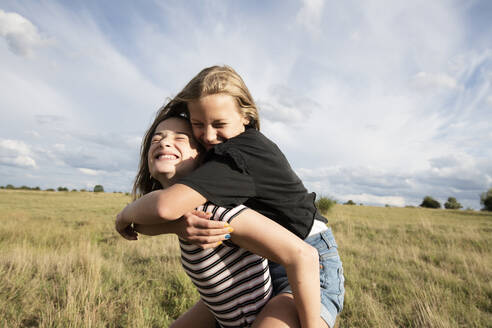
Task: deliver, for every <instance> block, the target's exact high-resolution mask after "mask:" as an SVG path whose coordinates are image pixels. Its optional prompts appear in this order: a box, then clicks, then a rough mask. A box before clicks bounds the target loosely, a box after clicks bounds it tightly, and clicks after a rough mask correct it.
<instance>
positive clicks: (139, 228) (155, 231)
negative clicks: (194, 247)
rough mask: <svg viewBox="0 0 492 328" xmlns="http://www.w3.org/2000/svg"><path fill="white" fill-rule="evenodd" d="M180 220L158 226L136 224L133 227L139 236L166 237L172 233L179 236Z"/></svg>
mask: <svg viewBox="0 0 492 328" xmlns="http://www.w3.org/2000/svg"><path fill="white" fill-rule="evenodd" d="M179 220H180V219H178V220H174V221H168V222H164V223H162V222H161V223H158V224H134V225H133V227H134V229H135V231H136V232H138V233H139V234H142V235H147V236H157V235H165V234H170V233H173V234H178V232H179V226H178V224H179ZM161 221H162V220H161Z"/></svg>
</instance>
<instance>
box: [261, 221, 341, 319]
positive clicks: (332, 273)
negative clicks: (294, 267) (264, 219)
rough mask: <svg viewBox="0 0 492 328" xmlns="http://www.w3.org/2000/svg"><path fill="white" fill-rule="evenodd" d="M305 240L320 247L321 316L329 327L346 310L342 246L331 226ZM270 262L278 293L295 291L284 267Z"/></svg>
mask: <svg viewBox="0 0 492 328" xmlns="http://www.w3.org/2000/svg"><path fill="white" fill-rule="evenodd" d="M305 242H307V243H308V244H310V245H311V246H313V247H315V248H316V249H317V250H318V254H319V266H320V270H319V277H320V291H321V318H322V319H323V320H324V321H325V322H326V323H327V324H328V326H329V327H333V326H334V325H335V320H336V317H337V315H338V314H339V313H340V312H341V311H342V308H343V296H344V294H345V288H344V286H343V283H344V281H345V278H344V277H343V268H342V261H341V260H340V256H339V255H338V246H337V243H336V241H335V238H334V237H333V233H332V231H331V229H330V228H327V229H326V230H325V231H323V232H320V233H318V234H315V235H313V236H310V237H308V238H306V239H305ZM269 265H270V275H271V277H272V283H273V289H274V295H278V294H281V293H292V289H291V287H290V285H289V281H288V279H287V273H286V271H285V269H284V267H283V266H281V265H280V264H277V263H273V262H270V264H269Z"/></svg>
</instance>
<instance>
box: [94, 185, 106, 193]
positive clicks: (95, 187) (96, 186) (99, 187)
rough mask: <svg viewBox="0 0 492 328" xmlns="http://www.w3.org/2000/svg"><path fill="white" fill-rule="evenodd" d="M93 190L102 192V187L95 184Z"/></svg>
mask: <svg viewBox="0 0 492 328" xmlns="http://www.w3.org/2000/svg"><path fill="white" fill-rule="evenodd" d="M94 192H104V187H103V186H101V185H95V186H94Z"/></svg>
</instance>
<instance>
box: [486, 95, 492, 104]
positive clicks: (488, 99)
mask: <svg viewBox="0 0 492 328" xmlns="http://www.w3.org/2000/svg"><path fill="white" fill-rule="evenodd" d="M486 102H487V104H488V105H489V106H492V96H488V97H487V99H486Z"/></svg>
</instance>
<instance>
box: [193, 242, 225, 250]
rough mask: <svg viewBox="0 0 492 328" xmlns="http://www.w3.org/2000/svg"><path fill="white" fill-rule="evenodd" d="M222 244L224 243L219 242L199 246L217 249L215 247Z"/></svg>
mask: <svg viewBox="0 0 492 328" xmlns="http://www.w3.org/2000/svg"><path fill="white" fill-rule="evenodd" d="M221 244H222V242H221V241H219V242H217V243H210V244H203V245H198V246H200V247H201V248H203V249H208V248H215V247H217V246H219V245H221Z"/></svg>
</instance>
